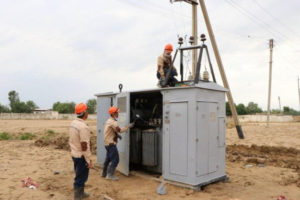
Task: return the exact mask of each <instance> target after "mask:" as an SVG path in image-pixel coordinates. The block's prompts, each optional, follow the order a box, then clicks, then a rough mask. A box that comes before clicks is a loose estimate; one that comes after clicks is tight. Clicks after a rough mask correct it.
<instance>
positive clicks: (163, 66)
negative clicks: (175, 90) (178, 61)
mask: <svg viewBox="0 0 300 200" xmlns="http://www.w3.org/2000/svg"><path fill="white" fill-rule="evenodd" d="M172 51H173V46H172V45H171V44H167V45H166V46H165V49H164V52H163V54H161V55H160V56H159V57H158V60H157V75H156V76H157V78H158V79H159V84H158V86H162V83H163V81H165V79H166V76H167V73H168V70H169V69H170V67H171V68H172V69H171V73H170V76H169V79H168V80H167V84H166V86H167V85H168V86H172V87H173V86H175V84H176V83H177V82H178V81H177V79H176V78H175V76H177V75H178V74H177V70H176V68H175V67H174V66H173V63H172V55H171V54H172Z"/></svg>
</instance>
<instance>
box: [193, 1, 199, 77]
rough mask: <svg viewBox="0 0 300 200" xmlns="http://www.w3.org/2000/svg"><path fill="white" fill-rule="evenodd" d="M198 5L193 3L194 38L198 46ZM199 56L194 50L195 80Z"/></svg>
mask: <svg viewBox="0 0 300 200" xmlns="http://www.w3.org/2000/svg"><path fill="white" fill-rule="evenodd" d="M197 5H198V3H193V4H192V13H193V30H192V32H193V37H194V45H198V26H197V24H198V21H197V18H198V17H197ZM197 55H198V50H197V49H194V50H193V70H192V72H193V78H195V73H196V65H197Z"/></svg>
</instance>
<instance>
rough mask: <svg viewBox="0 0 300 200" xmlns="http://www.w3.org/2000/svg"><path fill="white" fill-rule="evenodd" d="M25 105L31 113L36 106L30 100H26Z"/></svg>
mask: <svg viewBox="0 0 300 200" xmlns="http://www.w3.org/2000/svg"><path fill="white" fill-rule="evenodd" d="M26 105H27V109H28V111H29V112H30V113H32V112H33V111H34V110H35V109H37V108H38V106H37V105H36V104H35V103H34V102H33V101H31V100H29V101H27V102H26Z"/></svg>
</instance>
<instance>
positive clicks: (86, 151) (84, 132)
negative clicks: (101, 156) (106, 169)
mask: <svg viewBox="0 0 300 200" xmlns="http://www.w3.org/2000/svg"><path fill="white" fill-rule="evenodd" d="M79 135H80V145H81V151H82V154H83V156H84V158H85V160H86V162H87V163H88V164H89V167H90V166H91V167H92V160H91V156H92V153H91V148H90V131H89V129H88V128H83V129H80V131H79Z"/></svg>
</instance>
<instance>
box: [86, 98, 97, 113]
mask: <svg viewBox="0 0 300 200" xmlns="http://www.w3.org/2000/svg"><path fill="white" fill-rule="evenodd" d="M86 105H87V107H88V112H89V114H95V112H96V106H97V100H96V99H89V100H88V101H87V102H86Z"/></svg>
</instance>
